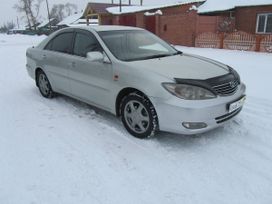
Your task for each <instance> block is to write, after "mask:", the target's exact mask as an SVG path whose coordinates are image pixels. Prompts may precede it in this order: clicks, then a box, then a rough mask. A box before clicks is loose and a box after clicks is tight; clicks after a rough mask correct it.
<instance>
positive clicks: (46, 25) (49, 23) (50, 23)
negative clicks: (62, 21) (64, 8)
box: [37, 18, 58, 35]
mask: <svg viewBox="0 0 272 204" xmlns="http://www.w3.org/2000/svg"><path fill="white" fill-rule="evenodd" d="M57 23H58V20H57V19H55V18H51V19H50V20H45V21H43V22H42V23H41V24H39V25H38V26H37V30H38V32H37V34H39V35H43V34H45V35H49V34H50V33H51V32H53V31H54V30H57V26H56V25H57Z"/></svg>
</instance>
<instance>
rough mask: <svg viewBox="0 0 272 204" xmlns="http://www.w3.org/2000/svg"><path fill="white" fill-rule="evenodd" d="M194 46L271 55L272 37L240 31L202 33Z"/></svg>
mask: <svg viewBox="0 0 272 204" xmlns="http://www.w3.org/2000/svg"><path fill="white" fill-rule="evenodd" d="M195 46H196V47H202V48H219V49H230V50H243V51H257V52H269V53H272V35H253V34H250V33H245V32H242V31H237V32H233V33H228V34H226V33H202V34H200V35H198V36H197V37H196V39H195Z"/></svg>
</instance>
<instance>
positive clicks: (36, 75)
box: [35, 67, 43, 86]
mask: <svg viewBox="0 0 272 204" xmlns="http://www.w3.org/2000/svg"><path fill="white" fill-rule="evenodd" d="M40 71H42V72H43V70H42V68H41V67H37V68H36V69H35V82H36V86H38V79H37V77H38V73H39V72H40Z"/></svg>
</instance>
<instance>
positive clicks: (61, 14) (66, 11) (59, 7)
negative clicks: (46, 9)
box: [50, 3, 77, 21]
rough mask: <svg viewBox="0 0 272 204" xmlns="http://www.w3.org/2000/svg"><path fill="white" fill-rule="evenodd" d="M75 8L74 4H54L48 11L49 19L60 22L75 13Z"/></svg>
mask: <svg viewBox="0 0 272 204" xmlns="http://www.w3.org/2000/svg"><path fill="white" fill-rule="evenodd" d="M76 10H77V6H76V5H75V4H71V3H67V4H54V5H53V7H52V9H51V11H50V18H55V19H57V20H58V21H62V20H63V18H65V17H66V16H70V15H72V14H73V13H75V12H76Z"/></svg>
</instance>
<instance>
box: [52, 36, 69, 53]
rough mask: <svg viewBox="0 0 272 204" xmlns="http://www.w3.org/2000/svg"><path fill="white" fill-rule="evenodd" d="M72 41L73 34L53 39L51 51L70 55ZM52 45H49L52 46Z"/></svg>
mask: <svg viewBox="0 0 272 204" xmlns="http://www.w3.org/2000/svg"><path fill="white" fill-rule="evenodd" d="M72 40H73V33H63V34H60V35H58V36H57V37H55V38H54V39H53V42H52V45H51V49H50V50H53V51H56V52H63V53H70V50H71V44H72ZM50 43H51V42H50ZM50 43H49V44H48V45H50Z"/></svg>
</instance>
